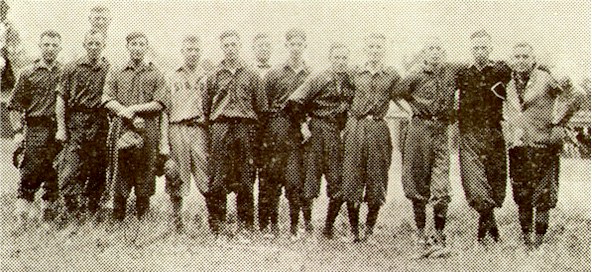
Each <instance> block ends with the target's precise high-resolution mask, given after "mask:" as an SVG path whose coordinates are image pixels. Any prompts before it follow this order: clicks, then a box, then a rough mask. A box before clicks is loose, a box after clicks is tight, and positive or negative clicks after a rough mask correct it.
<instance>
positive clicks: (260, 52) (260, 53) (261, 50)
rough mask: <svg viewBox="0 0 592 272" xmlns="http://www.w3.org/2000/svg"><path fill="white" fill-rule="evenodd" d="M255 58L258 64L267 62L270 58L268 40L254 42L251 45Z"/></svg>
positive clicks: (262, 39)
mask: <svg viewBox="0 0 592 272" xmlns="http://www.w3.org/2000/svg"><path fill="white" fill-rule="evenodd" d="M253 51H254V53H255V58H257V60H258V61H260V62H264V63H265V62H267V61H269V58H270V57H271V41H270V40H269V38H261V39H257V40H256V41H255V44H254V45H253Z"/></svg>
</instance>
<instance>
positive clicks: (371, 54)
mask: <svg viewBox="0 0 592 272" xmlns="http://www.w3.org/2000/svg"><path fill="white" fill-rule="evenodd" d="M365 44H366V47H365V48H364V50H365V51H366V55H367V56H368V61H369V62H374V63H381V62H382V60H383V59H384V53H385V52H386V37H385V36H384V34H380V33H372V34H370V35H368V36H366V38H365Z"/></svg>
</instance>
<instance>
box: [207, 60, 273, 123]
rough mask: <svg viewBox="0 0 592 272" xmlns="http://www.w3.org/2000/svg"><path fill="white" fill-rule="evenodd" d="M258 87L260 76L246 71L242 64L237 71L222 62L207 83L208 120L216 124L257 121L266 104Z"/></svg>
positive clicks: (240, 62)
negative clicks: (217, 121)
mask: <svg viewBox="0 0 592 272" xmlns="http://www.w3.org/2000/svg"><path fill="white" fill-rule="evenodd" d="M259 84H260V78H259V75H258V74H257V73H256V72H255V71H253V70H251V69H250V68H247V67H246V66H245V64H244V63H243V62H242V61H239V63H238V66H237V67H234V68H231V67H228V66H227V65H226V62H225V61H222V63H221V64H220V65H219V67H218V68H217V69H216V70H215V71H214V72H213V73H212V74H211V75H210V76H208V79H207V83H206V88H207V93H208V94H207V95H208V101H206V102H207V103H208V105H207V106H206V109H208V111H209V112H210V113H209V117H210V118H209V119H210V120H212V121H216V120H217V119H219V118H221V117H223V118H244V119H252V120H258V118H259V115H260V114H261V113H262V112H264V111H265V104H266V103H267V102H266V101H265V95H264V94H263V91H262V88H260V85H259Z"/></svg>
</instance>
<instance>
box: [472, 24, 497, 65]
mask: <svg viewBox="0 0 592 272" xmlns="http://www.w3.org/2000/svg"><path fill="white" fill-rule="evenodd" d="M492 50H493V47H492V46H491V35H489V33H487V32H486V31H485V30H480V31H477V32H475V33H473V35H471V52H472V53H473V58H474V59H475V62H476V63H478V64H486V63H487V62H488V61H489V54H491V51H492Z"/></svg>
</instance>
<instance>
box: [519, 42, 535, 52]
mask: <svg viewBox="0 0 592 272" xmlns="http://www.w3.org/2000/svg"><path fill="white" fill-rule="evenodd" d="M516 48H528V49H529V50H530V51H534V47H532V45H531V44H530V43H527V42H519V43H517V44H516V45H514V49H516Z"/></svg>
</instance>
